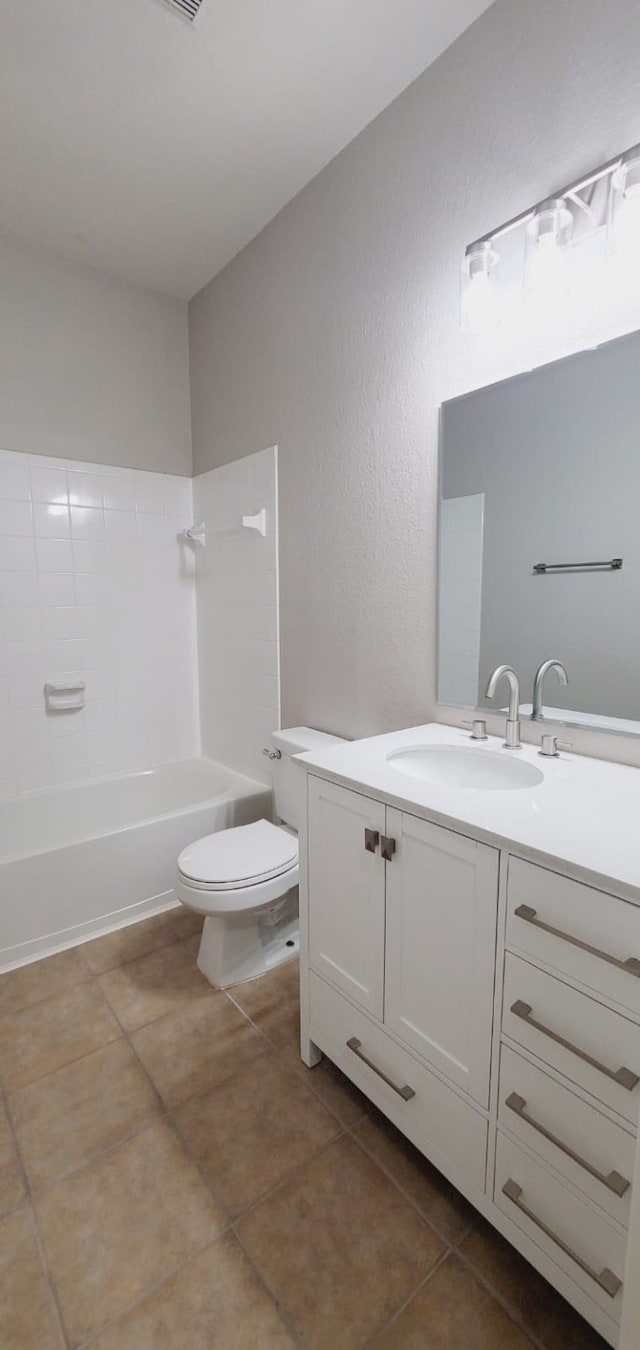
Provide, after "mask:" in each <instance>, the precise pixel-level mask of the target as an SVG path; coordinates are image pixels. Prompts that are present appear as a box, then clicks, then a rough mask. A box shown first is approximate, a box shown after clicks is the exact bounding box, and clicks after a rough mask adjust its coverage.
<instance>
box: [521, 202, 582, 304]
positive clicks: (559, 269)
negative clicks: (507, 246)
mask: <svg viewBox="0 0 640 1350" xmlns="http://www.w3.org/2000/svg"><path fill="white" fill-rule="evenodd" d="M572 228H573V216H572V215H571V212H570V210H569V208H568V206H567V203H566V201H565V200H564V198H563V197H557V198H552V199H550V200H549V201H546V202H542V203H541V205H540V206H538V207H537V208H536V210H535V212H534V214H533V216H532V217H531V220H530V221H529V224H528V226H527V251H526V257H525V290H526V291H529V292H531V293H532V294H533V295H535V296H536V297H537V298H539V299H540V300H542V301H543V302H548V301H549V302H550V301H553V299H554V298H555V297H556V296H557V295H558V294H561V293H562V291H563V290H564V289H565V288H566V285H567V275H566V272H567V269H566V261H567V255H566V249H567V245H568V243H569V241H570V239H571V232H572Z"/></svg>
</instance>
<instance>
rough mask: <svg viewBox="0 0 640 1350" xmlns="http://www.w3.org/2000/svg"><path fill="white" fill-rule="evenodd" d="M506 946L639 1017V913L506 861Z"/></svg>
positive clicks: (554, 876)
mask: <svg viewBox="0 0 640 1350" xmlns="http://www.w3.org/2000/svg"><path fill="white" fill-rule="evenodd" d="M507 946H508V947H511V948H517V949H518V950H519V951H521V952H525V953H527V954H529V955H530V956H532V957H534V959H536V958H537V959H538V960H540V961H544V963H545V964H546V965H548V966H551V967H552V968H553V969H555V970H557V971H559V973H560V974H561V975H568V976H569V977H570V978H572V979H575V980H578V981H579V982H580V983H581V984H583V985H586V986H587V988H589V989H593V990H594V992H595V993H597V994H602V995H604V997H605V998H609V999H611V1000H612V1001H613V1002H615V1003H618V1004H620V1005H621V1006H622V1007H624V1008H628V1009H629V1010H630V1011H631V1012H632V1013H634V1014H635V1015H636V1016H638V1017H640V907H638V906H637V905H631V904H628V903H627V902H626V901H625V900H618V899H617V898H616V897H615V896H613V895H607V894H606V893H605V892H604V891H597V890H595V889H594V888H593V887H592V886H584V885H582V883H581V882H579V881H571V880H570V879H569V878H568V877H563V876H560V875H559V874H558V873H556V872H550V871H548V870H547V868H545V867H537V866H534V864H533V863H528V862H523V861H522V859H520V858H509V878H508V888H507Z"/></svg>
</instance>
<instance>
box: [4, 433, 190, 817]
mask: <svg viewBox="0 0 640 1350" xmlns="http://www.w3.org/2000/svg"><path fill="white" fill-rule="evenodd" d="M191 493H192V487H191V479H190V478H186V477H177V476H174V475H167V474H160V473H147V472H144V471H136V470H132V471H129V470H124V469H114V468H113V467H110V466H107V465H96V464H93V463H82V462H77V461H74V460H61V459H51V458H50V457H48V456H42V455H22V454H20V453H15V452H9V451H0V797H2V796H11V795H13V794H14V793H16V792H18V793H19V792H29V791H33V790H36V789H39V788H44V787H50V786H55V785H60V784H66V783H72V782H84V781H86V780H87V779H90V778H95V777H102V776H105V775H109V774H117V773H127V772H131V771H133V770H136V769H144V768H148V767H150V766H152V765H154V764H159V763H163V762H165V761H168V760H174V759H186V758H190V757H191V756H192V755H196V754H198V750H199V734H198V709H197V659H196V615H195V585H194V568H193V557H192V554H191V552H190V550H189V549H187V548H185V547H184V545H182V544H179V543H178V540H177V538H176V535H177V533H178V532H179V531H180V530H182V529H183V528H184V526H185V525H186V524H190V523H191V519H192V504H191ZM71 677H75V678H78V679H82V680H84V681H85V682H86V707H85V708H84V709H82V710H81V711H78V712H64V713H63V712H57V713H47V712H46V711H45V703H44V694H43V687H44V684H45V682H46V681H60V680H63V679H65V678H71Z"/></svg>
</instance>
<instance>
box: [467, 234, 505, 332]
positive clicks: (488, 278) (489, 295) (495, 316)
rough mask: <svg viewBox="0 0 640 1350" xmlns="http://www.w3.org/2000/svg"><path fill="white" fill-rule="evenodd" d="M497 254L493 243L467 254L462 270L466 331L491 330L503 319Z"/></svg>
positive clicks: (480, 245)
mask: <svg viewBox="0 0 640 1350" xmlns="http://www.w3.org/2000/svg"><path fill="white" fill-rule="evenodd" d="M497 264H498V255H497V253H495V252H494V250H493V249H492V247H491V244H490V243H488V244H479V245H478V246H477V247H476V248H472V249H471V250H470V252H469V253H467V254H466V256H465V259H464V262H463V264H462V270H461V274H460V321H461V324H462V327H463V329H464V331H465V333H472V334H476V335H478V334H480V333H489V332H491V331H492V329H494V328H497V326H498V324H499V322H500V307H499V302H498V296H497V293H496V287H495V279H494V276H493V273H494V270H495V268H496V266H497Z"/></svg>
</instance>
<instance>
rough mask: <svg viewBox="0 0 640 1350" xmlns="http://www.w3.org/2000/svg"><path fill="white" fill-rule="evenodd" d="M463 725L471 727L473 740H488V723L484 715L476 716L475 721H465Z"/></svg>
mask: <svg viewBox="0 0 640 1350" xmlns="http://www.w3.org/2000/svg"><path fill="white" fill-rule="evenodd" d="M462 725H463V727H471V740H472V741H488V739H489V737H488V736H487V724H486V722H485V720H484V718H483V717H474V719H473V722H463V723H462Z"/></svg>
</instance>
